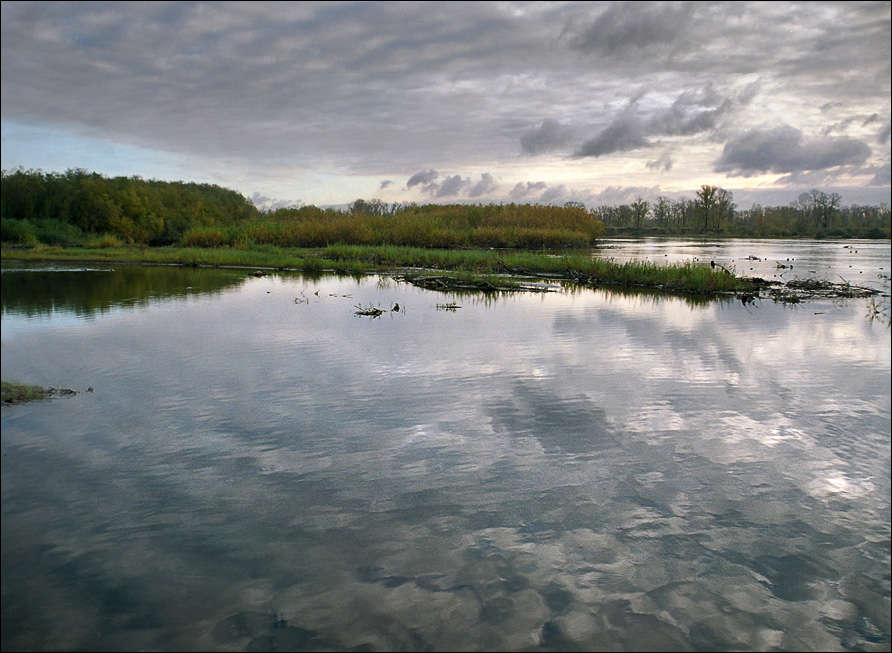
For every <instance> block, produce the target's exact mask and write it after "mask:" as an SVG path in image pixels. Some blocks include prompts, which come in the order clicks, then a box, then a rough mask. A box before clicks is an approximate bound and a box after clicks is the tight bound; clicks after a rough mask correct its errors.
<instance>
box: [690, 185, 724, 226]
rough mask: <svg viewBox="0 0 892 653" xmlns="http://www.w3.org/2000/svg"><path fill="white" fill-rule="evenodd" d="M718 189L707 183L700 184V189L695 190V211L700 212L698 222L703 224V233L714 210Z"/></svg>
mask: <svg viewBox="0 0 892 653" xmlns="http://www.w3.org/2000/svg"><path fill="white" fill-rule="evenodd" d="M718 191H719V188H718V187H717V186H709V185H707V184H704V185H703V186H701V187H700V190H698V191H697V199H696V200H695V202H696V206H697V211H698V213H699V214H700V220H701V222H700V224H702V225H703V227H702V229H703V233H707V232H708V231H709V218H710V215H711V214H712V213H713V212H714V211H715V204H716V201H717V198H716V195H717V194H718Z"/></svg>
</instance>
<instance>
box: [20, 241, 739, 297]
mask: <svg viewBox="0 0 892 653" xmlns="http://www.w3.org/2000/svg"><path fill="white" fill-rule="evenodd" d="M3 258H4V259H18V260H56V261H94V262H104V263H116V262H117V263H143V264H157V265H184V266H194V267H245V268H262V269H274V270H294V271H299V272H304V273H306V274H323V273H326V272H336V273H338V274H351V275H362V274H368V273H397V272H402V271H405V270H428V271H431V270H437V271H441V272H447V273H449V274H452V275H458V274H464V275H477V277H483V278H487V277H494V276H496V275H498V276H500V277H501V278H502V279H504V278H505V277H506V275H507V276H514V277H518V278H523V277H533V278H538V279H547V278H551V279H557V280H573V281H575V282H578V283H583V284H585V285H588V286H626V287H642V288H652V289H658V290H665V291H670V292H681V293H686V292H687V293H697V294H711V293H716V294H718V293H734V292H749V291H751V290H752V289H753V285H754V284H753V282H752V281H750V280H747V279H742V278H739V277H737V276H735V275H734V274H731V273H728V272H725V271H717V270H713V269H712V268H710V267H709V266H707V265H703V264H700V263H693V262H688V263H683V264H675V265H658V264H655V263H650V262H646V263H645V262H635V261H633V262H628V263H617V262H615V261H613V260H610V259H607V260H605V259H594V258H592V257H591V256H590V255H588V253H587V252H584V253H583V252H579V251H576V252H573V251H570V252H567V253H562V254H556V255H555V254H549V253H547V251H544V250H540V251H528V250H515V249H508V250H498V249H431V248H425V247H410V246H403V245H375V246H373V245H349V244H336V245H328V246H324V247H319V248H292V247H279V246H277V245H271V244H242V245H240V246H237V247H231V246H224V247H217V248H207V247H93V248H88V247H85V248H60V247H52V248H21V249H14V250H13V249H6V248H5V249H4V250H3ZM506 284H507V282H506V281H504V280H503V281H502V282H500V284H499V285H500V286H504V285H506Z"/></svg>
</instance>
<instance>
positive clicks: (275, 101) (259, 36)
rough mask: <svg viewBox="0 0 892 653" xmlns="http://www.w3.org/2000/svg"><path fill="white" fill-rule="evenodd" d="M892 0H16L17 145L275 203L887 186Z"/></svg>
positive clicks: (13, 123)
mask: <svg viewBox="0 0 892 653" xmlns="http://www.w3.org/2000/svg"><path fill="white" fill-rule="evenodd" d="M890 7H892V4H890V3H889V2H715V3H712V2H680V3H675V2H670V3H660V2H480V1H476V2H430V3H426V2H258V1H254V2H231V3H230V2H136V1H129V2H6V1H4V2H2V41H0V48H2V152H0V154H2V168H3V169H4V170H12V169H17V168H24V169H26V170H43V171H45V172H65V171H66V170H69V169H72V168H82V169H86V170H88V171H91V172H98V173H101V174H103V175H105V176H110V177H111V176H127V177H132V176H139V177H142V178H145V179H159V180H166V181H194V182H199V183H210V184H217V185H220V186H223V187H226V188H231V189H234V190H236V191H238V192H240V193H242V194H243V195H244V196H245V197H247V198H250V199H251V200H252V201H253V202H254V203H255V204H256V205H258V206H260V207H262V208H275V207H277V206H291V205H293V206H299V205H308V204H313V205H317V206H337V205H344V204H348V203H350V202H352V201H354V200H356V199H359V198H362V199H366V200H371V199H379V200H381V201H383V202H387V203H393V202H400V203H405V202H417V203H419V204H425V203H458V202H470V203H493V202H494V203H507V202H518V203H542V204H563V203H565V202H581V203H583V204H585V205H586V206H587V207H590V208H591V207H597V206H604V205H617V204H623V203H631V202H633V201H635V200H636V198H638V197H641V198H644V199H648V200H653V199H655V198H656V197H658V196H664V197H667V198H670V199H679V198H682V197H687V198H693V197H694V195H695V193H696V190H697V189H698V188H700V186H702V185H704V184H709V185H715V186H719V187H722V188H725V189H726V190H729V191H731V192H732V193H733V197H734V201H735V202H736V204H737V206H738V207H739V208H749V207H750V206H752V205H753V204H754V203H758V204H762V205H765V206H780V205H787V204H790V203H792V202H795V201H796V200H797V198H798V197H799V195H800V194H801V193H803V192H807V191H809V190H811V189H819V190H822V191H824V192H828V193H830V192H836V193H839V194H840V195H841V197H842V203H843V204H846V205H848V204H881V203H887V204H888V203H890V159H892V156H890V113H892V107H890V103H892V102H890V93H892V90H890V77H892V54H890V41H892V30H890V25H892V18H890Z"/></svg>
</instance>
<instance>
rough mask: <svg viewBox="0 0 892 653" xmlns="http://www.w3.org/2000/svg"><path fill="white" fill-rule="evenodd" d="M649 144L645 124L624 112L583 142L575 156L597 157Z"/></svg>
mask: <svg viewBox="0 0 892 653" xmlns="http://www.w3.org/2000/svg"><path fill="white" fill-rule="evenodd" d="M648 145H650V141H648V139H647V130H646V127H645V124H644V123H643V122H642V121H641V120H640V119H639V118H638V117H637V116H636V115H634V114H633V113H630V112H625V113H622V114H620V115H619V116H617V117H616V119H614V121H613V122H612V123H610V125H608V126H607V127H606V128H605V129H603V130H602V131H601V132H600V133H599V134H598V135H597V136H595V137H594V138H592V139H590V140H588V141H586V142H585V143H583V144H582V145H581V146H580V148H579V149H578V150H576V152H575V153H574V154H573V156H574V157H575V158H583V157H588V156H593V157H599V156H604V155H605V154H613V153H614V152H625V151H627V150H634V149H637V148H639V147H646V146H648Z"/></svg>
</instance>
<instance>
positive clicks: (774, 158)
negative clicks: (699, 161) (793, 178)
mask: <svg viewBox="0 0 892 653" xmlns="http://www.w3.org/2000/svg"><path fill="white" fill-rule="evenodd" d="M870 155H871V149H870V147H869V146H868V145H867V144H866V143H865V142H863V141H860V140H858V139H855V138H850V137H839V138H825V139H823V140H813V141H807V140H805V138H804V137H803V135H802V132H801V131H800V130H798V129H796V128H794V127H791V126H789V125H783V126H781V127H774V128H771V129H751V130H749V131H747V132H744V133H743V134H739V135H738V136H735V137H734V138H732V139H731V140H730V141H728V142H727V143H726V144H725V147H724V150H723V151H722V155H721V157H720V158H719V160H718V161H717V162H716V165H715V170H716V172H730V173H733V174H739V175H742V176H745V177H751V176H753V175H757V174H760V173H765V172H774V173H799V172H805V171H815V170H826V169H828V168H835V167H838V166H844V165H862V164H864V163H865V162H866V161H867V159H868V158H869V157H870Z"/></svg>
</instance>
